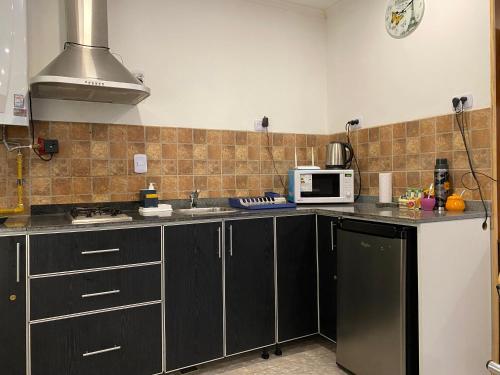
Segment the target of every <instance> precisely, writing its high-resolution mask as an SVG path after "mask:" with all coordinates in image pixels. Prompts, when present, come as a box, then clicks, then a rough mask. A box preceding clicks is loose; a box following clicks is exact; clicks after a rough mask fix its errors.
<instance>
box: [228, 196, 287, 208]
mask: <svg viewBox="0 0 500 375" xmlns="http://www.w3.org/2000/svg"><path fill="white" fill-rule="evenodd" d="M278 197H281V195H279V194H277V193H265V196H264V197H253V198H229V205H230V206H231V207H234V208H242V209H244V210H269V209H279V208H296V207H297V204H296V203H290V202H287V203H275V198H278Z"/></svg>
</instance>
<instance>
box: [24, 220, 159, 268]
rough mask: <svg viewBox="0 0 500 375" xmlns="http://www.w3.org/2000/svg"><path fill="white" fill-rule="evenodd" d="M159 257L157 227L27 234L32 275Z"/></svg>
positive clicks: (132, 262) (115, 264) (143, 260)
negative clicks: (28, 235) (28, 236)
mask: <svg viewBox="0 0 500 375" xmlns="http://www.w3.org/2000/svg"><path fill="white" fill-rule="evenodd" d="M159 260H161V229H160V228H159V227H156V228H138V229H121V230H104V231H96V232H74V233H58V234H43V235H33V236H30V274H31V275H38V274H45V273H54V272H65V271H74V270H82V269H92V268H100V267H110V266H118V265H125V264H135V263H146V262H154V261H159Z"/></svg>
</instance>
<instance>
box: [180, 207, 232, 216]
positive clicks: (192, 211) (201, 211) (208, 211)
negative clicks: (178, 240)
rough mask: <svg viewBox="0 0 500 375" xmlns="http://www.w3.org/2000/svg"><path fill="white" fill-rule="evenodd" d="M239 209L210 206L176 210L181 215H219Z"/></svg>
mask: <svg viewBox="0 0 500 375" xmlns="http://www.w3.org/2000/svg"><path fill="white" fill-rule="evenodd" d="M236 211H237V210H236V209H234V208H230V207H208V208H184V209H180V210H175V211H174V212H176V213H178V214H181V215H193V216H194V215H217V214H228V213H231V212H236Z"/></svg>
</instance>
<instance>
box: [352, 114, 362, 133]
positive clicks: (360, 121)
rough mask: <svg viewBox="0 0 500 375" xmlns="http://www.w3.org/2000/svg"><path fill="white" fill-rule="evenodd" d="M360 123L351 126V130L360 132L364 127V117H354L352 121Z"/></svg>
mask: <svg viewBox="0 0 500 375" xmlns="http://www.w3.org/2000/svg"><path fill="white" fill-rule="evenodd" d="M356 120H357V121H358V124H356V125H351V130H358V129H361V128H362V127H363V116H354V117H353V118H352V120H351V121H356Z"/></svg>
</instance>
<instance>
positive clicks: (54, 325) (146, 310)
mask: <svg viewBox="0 0 500 375" xmlns="http://www.w3.org/2000/svg"><path fill="white" fill-rule="evenodd" d="M161 372H162V344H161V305H159V304H158V305H153V306H144V307H138V308H133V309H127V310H120V311H113V312H107V313H102V314H97V315H89V316H83V317H78V318H73V319H63V320H57V321H52V322H48V323H41V324H33V325H32V326H31V374H32V375H48V374H50V375H90V374H92V375H109V374H114V375H116V374H120V375H151V374H158V373H161Z"/></svg>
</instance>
